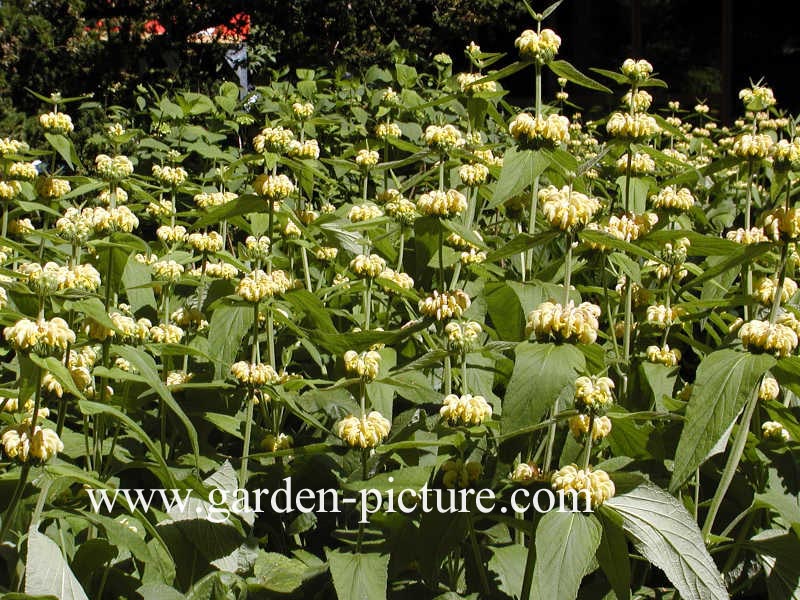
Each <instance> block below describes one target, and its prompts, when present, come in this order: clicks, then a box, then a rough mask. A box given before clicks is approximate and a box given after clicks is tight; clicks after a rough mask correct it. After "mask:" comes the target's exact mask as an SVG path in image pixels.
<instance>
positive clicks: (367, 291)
mask: <svg viewBox="0 0 800 600" xmlns="http://www.w3.org/2000/svg"><path fill="white" fill-rule="evenodd" d="M363 304H364V307H363V308H364V331H369V323H370V320H371V317H372V278H371V277H369V278H367V279H366V280H365V282H364V296H363Z"/></svg>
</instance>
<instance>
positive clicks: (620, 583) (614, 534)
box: [597, 511, 631, 600]
mask: <svg viewBox="0 0 800 600" xmlns="http://www.w3.org/2000/svg"><path fill="white" fill-rule="evenodd" d="M612 516H617V515H611V514H610V511H607V512H603V511H599V512H597V517H598V519H599V520H600V524H601V525H602V526H603V537H602V538H601V539H600V545H599V546H598V548H597V561H598V562H599V563H600V568H601V569H602V570H603V573H605V575H606V578H607V579H608V582H609V583H610V584H611V589H612V590H614V593H615V594H616V595H617V600H628V599H629V598H630V597H631V589H630V588H631V562H630V559H629V558H628V542H627V540H626V539H625V533H624V532H623V530H622V523H621V522H619V523H618V522H616V521H615V520H613V519H612V518H611V517H612Z"/></svg>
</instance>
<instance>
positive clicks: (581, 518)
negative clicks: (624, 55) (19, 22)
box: [0, 3, 800, 599]
mask: <svg viewBox="0 0 800 600" xmlns="http://www.w3.org/2000/svg"><path fill="white" fill-rule="evenodd" d="M557 5H558V3H557V4H556V5H553V6H552V7H550V8H549V9H547V10H546V11H544V12H543V13H534V12H533V11H531V15H532V17H533V19H534V22H535V30H534V29H527V30H525V31H523V32H522V33H521V35H520V36H519V38H518V39H517V43H516V47H517V48H518V50H519V56H518V60H516V61H511V62H509V63H508V64H507V65H506V66H504V67H502V68H498V65H499V62H500V61H501V60H503V59H504V58H505V57H504V56H503V55H502V54H498V53H491V52H485V51H483V50H482V49H481V48H480V47H479V46H478V45H477V44H475V43H474V42H472V43H470V45H469V46H468V47H467V48H466V50H465V56H466V57H467V59H468V60H469V63H470V64H471V69H470V71H469V72H465V73H453V72H452V65H453V61H452V59H451V57H449V56H447V55H438V56H436V57H435V59H434V61H433V63H432V65H431V70H430V72H427V73H426V72H421V71H417V70H416V69H415V68H413V67H411V66H409V65H406V64H402V63H398V64H397V65H396V66H395V67H394V68H393V69H383V68H380V67H377V66H375V67H373V68H371V69H370V70H369V71H368V72H367V73H366V76H365V77H364V79H363V80H362V79H356V78H352V77H348V78H337V77H335V76H331V75H329V74H328V73H326V72H322V71H313V70H305V69H298V70H297V71H296V72H295V75H296V80H294V81H289V80H286V79H282V78H279V79H276V80H275V81H273V82H272V84H271V85H269V86H263V87H259V88H257V90H256V91H255V92H254V93H253V94H251V95H249V96H248V97H246V98H245V99H244V100H240V99H239V92H238V89H237V87H236V86H235V85H233V84H230V83H227V84H224V85H222V86H221V87H220V88H219V90H218V93H217V94H216V95H204V94H199V93H194V92H179V93H174V94H172V93H170V94H164V95H158V94H156V93H154V92H152V91H147V90H146V89H145V88H141V89H140V95H139V96H138V97H137V100H136V106H135V107H133V106H132V107H115V108H114V109H113V110H110V111H109V112H108V114H107V115H106V116H105V119H106V122H105V123H104V127H103V129H102V130H97V131H91V132H85V135H84V136H83V137H82V138H81V139H83V140H85V141H84V142H83V143H80V144H78V143H76V140H77V139H78V137H77V133H78V132H76V130H75V125H74V123H75V122H77V118H76V116H77V113H79V112H80V111H81V106H82V105H81V104H79V102H80V99H74V98H61V97H60V96H59V95H57V94H54V95H52V96H50V97H46V96H38V98H39V99H40V101H41V102H42V103H43V106H44V108H43V110H42V113H41V115H40V116H39V117H38V122H39V126H40V127H41V139H42V140H43V142H42V144H38V145H34V146H33V147H31V146H29V144H27V143H26V142H24V141H21V140H18V139H13V138H10V137H6V138H3V139H0V202H1V203H2V230H1V231H0V237H1V239H0V266H1V267H2V269H1V270H0V271H1V273H0V274H1V275H2V281H1V282H0V283H1V286H0V323H1V324H2V325H3V331H2V335H3V340H4V343H3V345H2V363H1V364H0V367H1V368H2V370H1V371H0V387H1V388H2V389H0V396H2V400H0V407H1V408H0V419H1V420H2V430H1V431H0V450H1V452H2V465H3V468H4V471H3V475H2V485H3V486H4V488H5V490H6V491H7V493H6V494H4V496H5V497H6V498H7V501H6V502H4V503H2V504H3V505H4V512H3V514H2V527H1V529H0V538H2V541H3V542H4V544H6V546H5V551H4V553H3V555H4V560H5V561H6V565H7V571H6V573H5V575H4V576H3V582H2V585H3V586H4V589H7V590H14V589H18V588H20V589H24V590H25V592H26V593H28V594H31V595H40V594H44V595H46V594H54V593H56V594H61V596H60V597H62V598H85V597H87V595H89V596H91V597H97V598H101V597H114V598H116V597H135V596H136V594H139V595H141V596H143V597H145V598H150V597H162V596H163V597H181V596H182V595H185V597H187V598H218V597H224V598H244V597H246V596H255V597H274V596H294V597H312V596H313V597H333V596H334V595H338V597H340V598H354V597H369V598H383V597H387V596H390V597H397V598H404V597H408V596H410V595H412V594H417V595H419V594H421V595H422V596H423V597H439V598H456V597H476V596H479V597H486V598H490V597H497V598H504V597H511V598H513V597H522V598H529V597H532V596H531V594H533V595H534V596H537V597H538V596H543V597H550V596H551V597H553V598H559V599H560V598H565V599H573V598H576V597H577V596H578V593H579V592H580V594H581V597H598V598H601V597H606V596H607V595H608V594H609V593H610V594H612V595H614V596H616V597H617V598H630V597H632V596H633V595H636V596H637V597H655V596H656V595H659V597H661V596H663V595H664V594H665V592H664V589H667V590H669V591H668V592H666V593H667V595H670V594H671V595H670V597H677V596H678V595H680V596H681V597H683V598H687V599H690V598H696V599H701V598H702V599H706V598H727V597H729V596H737V595H746V594H754V595H766V594H768V595H769V597H770V598H774V599H777V598H790V597H794V595H796V594H797V592H798V588H797V581H796V580H797V577H796V569H795V568H794V567H793V566H792V564H793V562H792V561H793V558H794V557H795V556H796V552H797V550H798V548H800V540H798V538H797V535H798V534H797V524H798V523H800V517H798V510H797V503H796V496H797V478H796V476H795V475H796V471H795V458H796V452H797V440H798V439H800V423H798V419H797V398H796V396H795V394H796V393H800V358H799V357H798V355H797V347H798V335H800V320H798V315H800V313H799V312H798V305H797V303H796V295H797V284H796V283H795V281H794V280H793V279H792V278H793V277H794V276H795V272H796V269H797V265H798V262H800V257H799V256H798V253H797V249H796V241H797V238H798V236H800V209H798V208H797V207H796V206H795V196H796V191H795V190H796V186H794V183H795V182H796V179H797V171H798V169H800V139H798V138H796V137H795V120H794V119H792V118H790V117H788V116H786V115H785V114H784V113H782V112H781V111H780V109H779V108H778V105H777V103H776V100H775V98H774V97H773V94H772V92H771V90H770V89H769V88H768V87H766V86H765V85H762V84H760V83H759V84H754V85H752V86H751V87H750V88H748V89H745V90H743V91H742V93H741V100H742V103H743V104H742V108H743V111H742V113H743V116H742V118H741V119H740V120H738V121H737V122H736V123H735V125H734V126H733V127H723V126H721V125H719V124H718V123H717V122H716V121H715V120H714V118H713V116H712V114H711V111H710V109H709V107H708V106H706V105H705V104H704V103H702V102H698V104H697V105H696V106H694V107H693V108H691V109H690V110H686V109H682V108H681V107H680V105H679V104H678V103H677V102H670V103H669V104H668V105H667V106H663V107H660V106H656V105H655V104H654V102H653V97H652V95H651V94H650V91H648V90H652V89H653V88H654V87H666V84H665V83H664V82H663V81H661V80H660V79H658V78H657V77H656V76H655V73H654V67H653V66H652V65H651V64H650V63H649V62H647V61H646V60H642V59H629V60H626V61H625V62H624V63H623V64H622V65H621V67H620V69H619V70H614V71H612V70H604V69H593V71H594V72H595V73H596V75H597V76H598V77H602V78H605V79H606V80H608V82H609V85H610V86H613V88H614V89H613V90H612V89H611V88H610V87H608V86H606V85H605V84H603V83H601V82H599V81H598V80H596V79H594V78H592V77H589V76H587V75H586V74H584V73H581V72H580V71H578V70H577V69H576V68H575V67H573V66H572V65H571V64H570V63H568V62H566V61H564V60H561V59H559V58H558V52H559V50H560V45H561V43H562V40H561V38H560V37H559V35H558V34H557V33H556V32H554V31H553V30H551V29H549V28H546V27H544V22H545V21H546V19H547V18H548V17H549V15H550V14H551V13H552V12H553V10H555V9H556V8H557ZM564 43H568V42H567V41H566V40H565V41H564ZM523 70H524V72H526V73H530V74H531V75H532V76H533V80H534V85H533V90H532V91H533V95H532V98H533V99H532V102H531V104H530V106H522V107H519V106H514V105H512V104H510V103H509V102H508V101H507V98H506V92H505V90H504V89H503V87H502V82H503V80H504V79H506V78H507V77H509V76H511V75H512V74H514V73H517V72H520V71H523ZM553 76H554V77H556V78H558V84H559V89H560V91H559V92H558V95H557V96H556V97H555V98H553V99H552V102H550V103H547V102H545V99H544V98H543V93H542V90H543V78H545V77H553ZM573 85H579V86H583V87H586V88H589V89H592V90H594V91H596V92H597V93H598V94H600V93H605V94H614V95H615V96H616V97H618V98H619V105H618V108H617V109H615V110H613V111H612V112H611V113H610V114H609V115H607V116H606V117H604V118H603V119H600V120H597V121H593V122H583V120H582V118H581V115H580V113H579V112H578V110H579V109H578V107H576V106H574V105H573V104H571V103H570V101H569V92H568V91H567V90H568V86H573ZM89 108H90V109H91V110H94V109H95V108H94V107H93V106H91V107H89ZM73 118H75V120H73ZM286 478H290V479H291V482H292V487H293V488H294V489H300V488H308V489H311V490H325V489H332V490H335V491H336V494H337V497H338V498H342V499H346V498H348V499H351V500H353V503H352V504H350V505H344V506H346V508H345V509H344V510H342V511H341V512H330V511H324V510H317V511H315V512H310V513H305V512H302V513H290V514H281V513H279V512H275V511H270V510H266V511H262V512H259V513H258V514H254V513H253V512H249V513H248V512H247V511H242V510H238V511H237V510H235V509H236V507H237V505H236V503H237V502H238V508H239V509H242V508H245V507H246V506H249V507H250V508H252V507H253V506H252V503H248V504H247V505H245V501H246V496H245V497H241V496H240V497H238V500H236V501H233V500H232V501H231V503H230V504H229V508H230V509H231V513H230V514H229V515H228V518H226V519H224V520H221V521H211V520H209V519H208V518H206V517H207V515H209V514H211V512H212V508H215V507H212V506H211V500H210V497H209V493H210V492H211V491H212V490H218V491H219V490H223V491H226V492H227V493H228V494H230V496H229V497H234V496H236V490H250V491H253V490H265V489H270V490H277V489H278V488H280V487H282V486H283V484H284V482H285V480H286ZM156 487H159V488H167V489H172V490H179V491H180V490H183V491H190V492H192V493H194V494H195V495H194V499H193V500H192V504H190V506H189V509H188V511H181V510H178V509H176V508H175V507H174V506H173V507H165V506H153V507H151V509H150V510H149V511H145V510H142V509H141V507H139V508H137V507H136V506H130V507H128V506H124V505H122V504H120V505H118V506H117V507H116V508H115V509H114V510H110V507H109V510H108V511H99V512H98V511H93V510H90V506H91V505H90V500H89V496H90V491H91V490H108V491H109V492H112V493H113V491H114V490H119V489H137V488H138V489H145V488H156ZM366 489H370V490H378V491H380V492H381V493H383V494H385V495H390V494H393V493H399V492H400V491H401V490H404V489H413V490H439V491H453V492H458V493H459V494H460V496H461V497H466V498H468V499H470V500H469V501H468V510H467V511H466V512H449V511H447V507H440V511H434V512H424V511H423V510H415V511H411V512H409V513H408V514H402V513H398V512H397V511H393V510H390V509H388V508H387V507H386V506H384V507H372V506H370V507H368V508H369V512H371V513H372V514H371V515H370V519H369V522H368V523H363V522H361V521H360V515H361V514H362V511H363V510H366V509H365V507H363V506H359V505H358V502H366V499H365V497H364V496H362V495H361V494H360V492H361V491H362V490H366ZM478 489H491V490H493V492H494V494H495V497H496V504H495V507H494V509H493V510H492V511H490V512H488V513H487V512H485V511H481V510H478V507H477V505H476V502H477V501H476V499H475V494H474V492H475V491H476V490H478ZM519 490H525V491H526V492H527V493H528V495H529V496H533V495H535V494H536V492H537V491H538V490H550V491H564V492H570V491H572V492H576V493H578V495H579V497H584V498H586V499H587V501H588V503H589V505H590V507H591V509H592V510H591V512H580V511H572V512H569V511H567V512H561V511H558V510H549V511H547V510H545V511H539V510H535V509H534V508H528V510H524V509H523V510H522V511H521V512H516V514H515V511H516V510H517V507H516V506H515V505H514V503H513V499H514V498H515V497H517V496H515V494H516V493H517V492H519ZM464 492H473V494H472V495H470V494H469V493H464ZM454 496H455V493H454ZM445 497H447V496H446V495H445ZM358 498H361V500H359V501H358V502H357V499H358ZM206 499H208V500H206ZM216 508H218V507H216ZM195 509H196V510H195ZM653 566H655V567H657V569H653V568H652V567H653ZM46 573H47V574H48V575H47V576H45V574H46ZM52 573H55V574H56V577H55V579H56V580H57V581H58V586H60V587H58V591H56V588H54V587H53V586H54V585H55V584H54V583H53V576H52ZM64 590H67V591H64Z"/></svg>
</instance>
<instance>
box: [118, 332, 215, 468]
mask: <svg viewBox="0 0 800 600" xmlns="http://www.w3.org/2000/svg"><path fill="white" fill-rule="evenodd" d="M111 350H112V352H114V353H116V354H117V355H118V356H121V357H122V358H124V359H125V360H127V361H128V362H129V363H131V365H132V366H133V367H134V368H135V369H136V370H137V371H138V373H139V374H140V375H141V376H142V377H144V379H145V381H146V382H147V383H148V385H149V386H150V389H152V390H153V391H154V392H156V394H158V397H159V398H161V400H163V401H164V404H166V405H167V406H168V407H169V409H170V410H171V411H172V412H173V413H175V416H177V417H178V419H179V420H180V422H181V423H183V426H184V427H185V428H186V433H187V434H188V435H189V442H190V443H191V445H192V451H193V452H194V457H195V463H197V462H199V461H200V445H199V443H198V441H197V430H196V429H195V428H194V425H193V424H192V421H191V420H190V419H189V417H188V416H186V413H185V412H183V409H182V408H181V407H180V405H179V404H178V403H177V402H176V401H175V398H173V397H172V393H170V391H169V389H168V388H167V386H166V384H165V383H164V382H163V381H161V379H159V377H158V371H157V369H156V363H155V361H154V360H153V357H152V356H150V355H148V354H146V353H145V352H144V351H143V350H141V349H140V348H133V347H131V346H112V349H111Z"/></svg>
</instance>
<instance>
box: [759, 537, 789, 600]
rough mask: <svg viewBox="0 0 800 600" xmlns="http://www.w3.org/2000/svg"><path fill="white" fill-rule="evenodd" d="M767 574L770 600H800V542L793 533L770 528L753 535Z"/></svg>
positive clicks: (760, 560)
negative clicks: (799, 556)
mask: <svg viewBox="0 0 800 600" xmlns="http://www.w3.org/2000/svg"><path fill="white" fill-rule="evenodd" d="M748 546H749V547H751V548H752V549H753V550H755V551H756V552H757V553H758V559H759V562H760V563H761V564H762V566H763V568H764V572H765V573H766V575H767V593H768V594H769V600H789V599H791V600H800V563H798V561H797V557H798V555H800V541H798V539H797V536H795V535H794V534H793V533H791V532H786V531H782V530H779V529H767V530H766V531H761V532H759V533H758V534H757V535H754V536H753V537H752V538H750V543H749V544H748Z"/></svg>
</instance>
